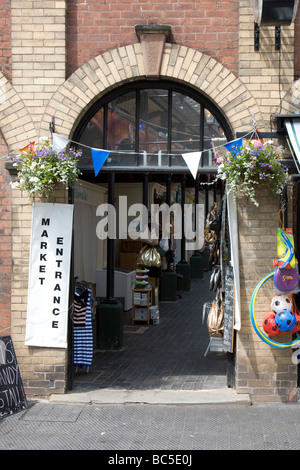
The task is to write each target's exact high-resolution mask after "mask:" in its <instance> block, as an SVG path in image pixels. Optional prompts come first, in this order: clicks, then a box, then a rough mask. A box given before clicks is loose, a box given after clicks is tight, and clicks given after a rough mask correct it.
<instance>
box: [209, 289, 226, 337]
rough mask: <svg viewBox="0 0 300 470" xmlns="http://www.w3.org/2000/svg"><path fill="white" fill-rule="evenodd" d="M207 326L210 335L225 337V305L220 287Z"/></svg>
mask: <svg viewBox="0 0 300 470" xmlns="http://www.w3.org/2000/svg"><path fill="white" fill-rule="evenodd" d="M207 328H208V333H209V336H211V337H213V338H223V333H224V305H223V299H222V294H221V291H220V289H218V292H217V295H216V298H215V301H214V303H213V304H212V306H211V308H210V310H209V314H208V317H207Z"/></svg>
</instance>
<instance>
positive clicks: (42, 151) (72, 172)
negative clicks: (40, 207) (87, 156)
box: [11, 138, 81, 200]
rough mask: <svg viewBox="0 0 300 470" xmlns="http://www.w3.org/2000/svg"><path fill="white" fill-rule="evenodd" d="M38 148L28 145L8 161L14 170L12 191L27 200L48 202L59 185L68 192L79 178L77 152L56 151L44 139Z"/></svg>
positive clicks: (78, 153) (78, 155) (79, 153)
mask: <svg viewBox="0 0 300 470" xmlns="http://www.w3.org/2000/svg"><path fill="white" fill-rule="evenodd" d="M41 140H42V141H43V144H42V146H41V147H40V148H36V149H35V148H34V145H29V146H28V147H27V148H26V149H24V150H23V151H21V154H20V155H18V156H17V157H12V158H11V160H12V162H13V165H14V166H15V167H16V168H17V177H16V180H15V181H14V182H13V183H12V184H11V185H12V187H13V188H18V189H21V190H25V191H26V192H27V194H28V198H29V199H30V200H34V199H35V198H36V197H42V198H46V199H50V198H51V197H52V196H53V193H54V190H55V188H56V186H57V185H58V184H59V183H62V184H63V185H64V186H65V187H66V188H68V187H69V186H70V185H71V184H72V183H73V182H74V181H76V180H77V178H78V176H79V175H80V174H81V172H80V170H79V169H78V167H77V164H78V160H79V158H80V156H81V151H77V150H74V149H72V148H70V149H68V151H59V152H58V151H57V150H55V149H54V148H53V147H52V145H51V144H50V142H49V140H48V139H47V138H42V139H41Z"/></svg>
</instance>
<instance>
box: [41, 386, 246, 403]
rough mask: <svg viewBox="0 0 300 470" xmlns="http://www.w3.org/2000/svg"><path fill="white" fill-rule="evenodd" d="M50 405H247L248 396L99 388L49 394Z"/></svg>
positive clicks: (230, 391)
mask: <svg viewBox="0 0 300 470" xmlns="http://www.w3.org/2000/svg"><path fill="white" fill-rule="evenodd" d="M49 400H50V403H64V404H68V403H69V404H79V403H81V404H86V405H87V404H91V405H92V404H126V403H127V404H129V403H136V404H138V403H143V404H149V405H150V404H151V405H203V404H214V405H216V404H222V405H226V404H227V405H228V404H235V405H251V404H252V403H251V399H250V396H249V395H248V394H238V393H237V392H236V391H235V390H234V389H232V388H223V389H213V390H174V391H173V390H149V391H148V390H115V389H102V390H93V391H89V392H82V393H78V392H69V393H66V394H63V395H59V394H53V395H51V396H50V399H49Z"/></svg>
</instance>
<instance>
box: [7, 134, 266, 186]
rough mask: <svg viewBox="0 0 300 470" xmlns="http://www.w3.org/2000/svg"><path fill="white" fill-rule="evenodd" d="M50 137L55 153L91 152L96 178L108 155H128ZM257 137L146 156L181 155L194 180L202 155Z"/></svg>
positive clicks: (134, 153)
mask: <svg viewBox="0 0 300 470" xmlns="http://www.w3.org/2000/svg"><path fill="white" fill-rule="evenodd" d="M51 136H52V145H53V147H54V149H55V150H57V151H63V150H64V149H65V148H66V147H67V145H70V144H73V145H76V146H79V147H85V148H87V149H89V150H91V154H92V160H93V165H94V171H95V175H96V176H97V174H98V173H99V171H100V170H101V168H102V166H103V165H104V163H105V162H106V160H107V158H108V156H109V155H110V153H113V154H114V155H128V150H107V149H101V148H95V147H91V146H88V145H86V144H83V143H81V142H76V141H74V140H72V139H66V138H65V137H62V136H60V135H59V134H56V133H54V132H51ZM249 136H250V137H249ZM257 136H258V134H257V131H256V130H254V128H253V129H252V130H251V131H250V132H247V133H245V134H244V135H243V136H242V137H241V138H239V139H234V140H232V141H229V142H226V143H224V144H220V145H217V146H213V147H212V148H210V149H204V150H202V151H192V152H182V153H181V154H180V153H162V154H159V153H148V152H147V156H156V157H162V158H165V157H166V158H167V157H170V156H177V157H178V156H179V155H182V157H183V159H184V161H185V163H186V164H187V166H188V167H189V170H190V172H191V174H192V175H193V177H194V178H196V175H197V169H198V166H199V163H200V160H201V157H202V155H203V153H205V152H210V151H212V150H213V151H214V152H215V153H216V151H218V150H219V149H221V148H223V147H225V148H226V149H227V150H228V151H235V152H237V151H238V149H239V148H240V147H241V146H242V142H243V139H244V138H249V139H251V138H257ZM22 150H23V149H19V150H13V151H11V152H10V153H9V154H8V155H4V156H3V157H0V160H4V159H6V160H7V159H9V158H10V157H12V156H13V155H16V154H19V153H20V152H21V151H22ZM130 153H131V154H132V155H145V152H143V151H142V152H135V151H131V152H130Z"/></svg>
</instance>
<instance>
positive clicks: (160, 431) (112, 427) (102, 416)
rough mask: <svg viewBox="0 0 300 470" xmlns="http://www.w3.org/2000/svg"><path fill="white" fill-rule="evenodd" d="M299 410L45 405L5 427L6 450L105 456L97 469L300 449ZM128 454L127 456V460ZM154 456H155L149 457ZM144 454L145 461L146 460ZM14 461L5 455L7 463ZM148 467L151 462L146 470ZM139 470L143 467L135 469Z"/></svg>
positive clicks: (0, 431)
mask: <svg viewBox="0 0 300 470" xmlns="http://www.w3.org/2000/svg"><path fill="white" fill-rule="evenodd" d="M299 423H300V406H299V405H298V404H296V403H295V404H281V403H276V404H254V405H252V406H249V405H247V404H238V405H237V404H224V403H222V404H202V405H197V404H193V405H188V404H184V405H174V404H170V405H162V404H142V403H140V404H135V403H126V404H121V403H112V404H92V405H91V404H80V403H73V404H71V403H69V404H66V403H52V402H49V401H41V402H36V403H35V404H32V406H30V407H29V408H28V409H27V410H24V411H22V412H19V413H16V414H13V415H11V416H7V417H6V418H3V419H1V420H0V449H1V450H101V451H106V452H103V453H102V452H101V453H99V454H97V459H98V463H106V464H107V463H108V458H112V457H115V456H116V455H131V456H135V455H137V454H138V451H144V454H142V455H143V456H144V457H145V458H146V457H147V459H148V460H149V459H151V456H153V454H155V453H157V451H162V453H163V454H164V455H165V454H166V455H169V454H171V455H172V454H178V455H183V454H185V455H186V454H187V455H192V457H193V459H194V460H193V465H192V466H193V467H195V468H196V462H197V468H199V463H200V462H199V458H200V456H199V455H198V454H197V452H196V453H195V451H197V450H248V449H249V450H299V449H300V433H299ZM122 451H124V452H125V451H126V452H125V454H121V452H122ZM146 451H149V452H146ZM139 455H140V454H139ZM5 457H6V458H7V459H9V458H10V455H9V454H4V453H3V456H2V458H3V459H4V458H5ZM146 464H147V462H146V461H145V462H144V465H141V466H146ZM136 466H137V465H136Z"/></svg>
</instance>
